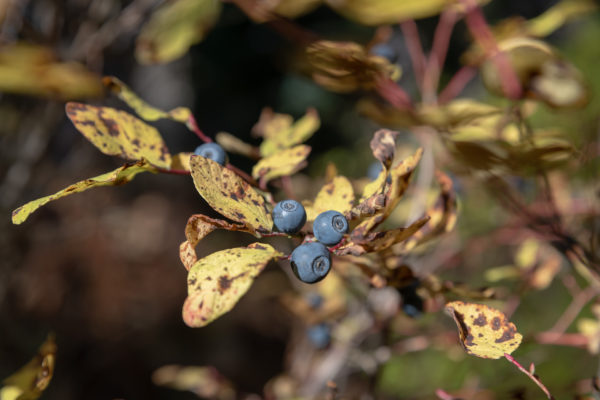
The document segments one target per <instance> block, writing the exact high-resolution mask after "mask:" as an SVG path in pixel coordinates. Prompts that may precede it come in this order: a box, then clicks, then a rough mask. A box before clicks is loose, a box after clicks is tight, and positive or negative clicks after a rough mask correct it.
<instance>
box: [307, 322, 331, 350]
mask: <svg viewBox="0 0 600 400" xmlns="http://www.w3.org/2000/svg"><path fill="white" fill-rule="evenodd" d="M306 335H307V336H308V340H310V342H311V343H312V344H313V346H315V347H316V348H317V349H324V348H325V347H327V346H328V345H329V342H330V341H331V328H330V327H329V325H327V324H325V323H320V324H317V325H313V326H311V327H310V328H308V330H307V331H306Z"/></svg>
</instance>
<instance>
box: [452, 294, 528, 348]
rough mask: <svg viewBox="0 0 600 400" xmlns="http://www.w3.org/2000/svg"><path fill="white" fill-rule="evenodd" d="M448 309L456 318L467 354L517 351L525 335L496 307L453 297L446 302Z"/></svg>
mask: <svg viewBox="0 0 600 400" xmlns="http://www.w3.org/2000/svg"><path fill="white" fill-rule="evenodd" d="M446 312H448V313H449V314H450V315H451V316H452V318H454V321H455V322H456V325H457V326H458V333H459V335H460V341H461V343H462V345H463V347H464V349H465V350H466V351H467V353H468V354H471V355H474V356H477V357H481V358H494V359H497V358H501V357H504V354H511V353H512V352H513V351H515V350H516V349H517V348H518V347H519V345H520V344H521V340H522V339H523V336H522V335H521V334H520V333H519V332H517V328H516V327H515V324H513V323H512V322H510V321H509V320H508V319H507V318H506V316H505V315H504V314H503V313H502V312H501V311H499V310H496V309H495V308H492V307H488V306H486V305H483V304H475V303H464V302H462V301H453V302H451V303H448V304H446Z"/></svg>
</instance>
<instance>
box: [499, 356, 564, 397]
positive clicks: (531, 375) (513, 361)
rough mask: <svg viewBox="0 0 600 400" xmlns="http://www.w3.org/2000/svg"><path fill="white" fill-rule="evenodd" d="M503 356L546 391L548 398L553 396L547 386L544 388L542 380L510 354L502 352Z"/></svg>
mask: <svg viewBox="0 0 600 400" xmlns="http://www.w3.org/2000/svg"><path fill="white" fill-rule="evenodd" d="M504 357H505V358H506V359H507V360H508V361H510V362H511V363H512V364H513V365H515V366H516V367H517V368H519V370H520V371H521V372H523V373H524V374H525V375H527V376H528V377H529V378H530V379H531V380H532V381H534V382H535V384H536V385H538V386H539V388H540V389H542V390H543V391H544V393H546V396H547V397H548V398H549V399H550V400H553V399H554V397H552V395H551V394H550V391H549V390H548V388H546V386H544V384H543V383H542V381H540V379H539V378H538V377H537V376H535V375H534V374H532V373H531V372H529V371H528V370H526V369H525V368H524V367H523V366H522V365H521V364H519V362H518V361H517V360H515V359H514V357H513V356H511V355H510V354H507V353H504Z"/></svg>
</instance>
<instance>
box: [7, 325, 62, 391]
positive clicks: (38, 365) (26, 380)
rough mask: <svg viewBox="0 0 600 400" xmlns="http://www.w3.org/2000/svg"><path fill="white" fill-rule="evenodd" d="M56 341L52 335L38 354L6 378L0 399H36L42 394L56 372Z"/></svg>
mask: <svg viewBox="0 0 600 400" xmlns="http://www.w3.org/2000/svg"><path fill="white" fill-rule="evenodd" d="M55 360H56V343H55V341H54V337H53V336H52V335H50V336H48V338H47V339H46V341H45V342H44V343H42V345H41V346H40V349H39V350H38V354H36V356H35V357H34V358H32V359H31V360H30V361H29V362H28V363H27V364H25V365H24V366H23V367H21V369H19V370H18V371H17V372H15V373H14V374H12V375H11V376H9V377H8V378H6V379H4V384H5V386H4V387H2V388H0V400H34V399H37V398H38V397H40V396H41V395H42V393H43V392H44V390H46V388H47V387H48V385H49V384H50V380H51V379H52V375H53V374H54V364H55Z"/></svg>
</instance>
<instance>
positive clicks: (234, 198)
mask: <svg viewBox="0 0 600 400" xmlns="http://www.w3.org/2000/svg"><path fill="white" fill-rule="evenodd" d="M190 165H191V169H192V178H193V179H194V185H195V186H196V190H198V193H200V195H201V196H202V197H203V198H204V200H206V202H207V203H208V204H209V205H210V206H211V207H212V208H214V209H215V210H216V211H218V212H219V213H221V215H224V216H225V217H227V218H229V219H231V220H233V221H236V222H240V223H242V224H244V225H245V226H247V227H248V228H250V229H251V230H252V232H253V233H254V232H256V231H258V232H270V231H271V229H272V228H273V219H272V218H271V213H270V211H269V210H268V208H267V205H266V203H265V199H264V198H263V197H262V196H261V195H259V194H258V193H257V192H256V191H255V190H254V189H253V188H252V186H250V185H249V184H248V183H247V182H245V181H244V180H242V178H240V177H239V176H238V175H237V174H236V173H235V172H233V171H231V170H229V169H227V168H225V167H223V166H221V165H219V164H217V163H216V162H214V161H212V160H209V159H207V158H204V157H201V156H192V157H191V158H190Z"/></svg>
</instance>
